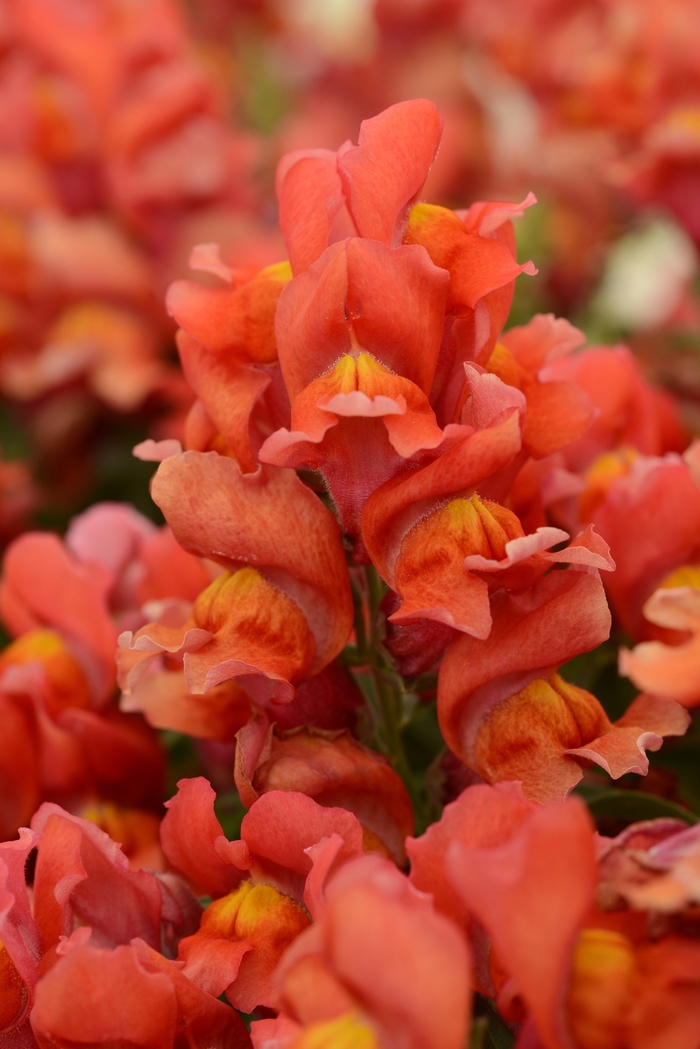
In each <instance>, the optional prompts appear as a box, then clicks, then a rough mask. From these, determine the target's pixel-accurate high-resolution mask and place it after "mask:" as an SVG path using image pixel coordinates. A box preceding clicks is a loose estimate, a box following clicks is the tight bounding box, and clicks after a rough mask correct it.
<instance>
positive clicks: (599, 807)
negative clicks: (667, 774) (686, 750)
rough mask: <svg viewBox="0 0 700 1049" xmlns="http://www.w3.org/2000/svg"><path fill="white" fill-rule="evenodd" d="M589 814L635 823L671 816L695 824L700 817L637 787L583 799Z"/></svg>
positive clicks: (603, 818) (609, 791)
mask: <svg viewBox="0 0 700 1049" xmlns="http://www.w3.org/2000/svg"><path fill="white" fill-rule="evenodd" d="M586 804H587V805H588V808H589V809H590V812H591V815H592V816H593V818H594V819H595V820H596V822H597V821H599V820H622V821H624V822H625V823H636V822H638V821H641V820H653V819H659V818H661V817H664V816H665V817H672V818H674V819H680V820H685V822H686V823H697V822H698V820H699V819H700V817H699V816H696V815H695V813H694V812H690V811H689V810H688V809H684V808H683V806H682V805H677V804H676V803H675V801H667V800H666V798H659V797H657V796H656V795H655V794H644V793H643V792H642V791H640V790H608V791H603V792H602V793H599V794H595V795H594V796H593V797H589V798H587V799H586Z"/></svg>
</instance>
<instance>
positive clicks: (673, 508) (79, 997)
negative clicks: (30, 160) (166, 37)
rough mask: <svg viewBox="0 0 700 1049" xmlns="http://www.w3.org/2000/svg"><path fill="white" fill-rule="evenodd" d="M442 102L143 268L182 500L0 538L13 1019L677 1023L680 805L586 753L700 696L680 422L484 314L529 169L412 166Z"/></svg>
mask: <svg viewBox="0 0 700 1049" xmlns="http://www.w3.org/2000/svg"><path fill="white" fill-rule="evenodd" d="M34 6H35V5H34V0H32V2H31V3H30V2H27V3H25V4H18V5H17V10H18V11H19V12H21V13H22V17H23V18H24V17H26V19H27V23H26V25H27V26H31V25H32V24H34V23H32V22H31V18H32V12H33V11H34ZM59 7H60V5H59ZM52 10H53V8H52ZM57 10H58V8H57ZM129 10H131V9H130V8H129ZM134 17H136V15H134ZM22 24H24V23H22ZM37 24H38V23H37ZM25 31H27V32H28V29H26V27H25ZM86 32H87V29H86ZM50 35H51V40H50V42H51V44H52V46H54V47H55V48H56V49H58V50H60V48H59V43H60V37H59V34H58V31H56V33H55V34H50ZM70 39H73V37H71V38H70ZM91 39H92V37H91ZM96 39H97V38H96ZM137 39H138V37H137ZM132 43H133V41H132ZM47 46H48V45H47ZM96 46H97V45H96V44H95V48H96ZM134 46H136V45H135V44H134ZM144 46H145V44H144ZM58 50H57V53H58ZM61 53H62V52H61ZM71 54H73V52H71ZM74 57H75V56H74ZM92 59H95V62H96V65H95V67H94V68H93V66H92ZM76 61H77V59H76ZM98 71H99V72H100V74H101V76H103V77H107V73H106V70H105V68H104V66H103V65H102V64H100V62H99V61H98V52H97V50H95V52H94V54H93V53H92V52H91V53H90V62H89V63H86V65H85V77H87V76H88V73H90V74H91V75H94V76H96V74H97V72H98ZM156 81H157V82H159V81H158V77H154V83H155V82H156ZM86 82H87V81H86ZM100 82H101V81H100ZM151 86H152V87H153V84H152V85H151ZM153 89H154V90H155V87H154V88H153ZM104 90H106V88H104ZM110 97H111V96H110ZM60 98H63V95H60ZM171 101H172V100H171ZM173 104H174V102H173ZM114 119H115V120H116V117H115V118H114ZM124 119H125V118H124ZM134 120H136V118H135V117H134ZM130 126H131V125H130ZM132 131H134V128H133V127H132ZM125 133H126V132H125ZM134 133H135V131H134ZM115 134H116V133H115ZM183 134H184V132H183ZM441 134H442V120H441V117H440V114H439V112H438V110H437V108H436V107H435V105H434V104H433V103H432V102H430V101H428V100H425V99H418V100H414V101H407V102H402V103H398V104H396V105H393V106H391V107H390V108H388V109H386V110H384V111H383V112H381V113H379V115H378V116H375V117H373V118H371V119H368V120H365V121H364V123H363V124H362V125H361V127H360V131H359V136H358V143H357V145H354V144H353V143H352V142H346V143H345V144H344V145H343V146H341V147H340V148H339V149H337V150H336V151H332V150H327V149H310V150H297V151H294V152H292V153H290V154H288V155H286V156H285V157H284V158H283V159H282V161H281V162H280V165H279V168H278V172H277V197H278V204H279V222H280V229H281V235H282V237H283V239H284V244H285V246H286V253H287V256H288V258H287V259H286V260H279V261H277V262H274V263H273V264H271V265H260V264H259V263H258V262H252V263H251V264H250V265H245V266H239V267H237V268H236V267H233V266H231V265H228V264H227V263H226V262H225V261H223V260H222V257H221V254H220V251H219V249H218V247H217V246H216V245H214V244H203V245H200V246H199V247H198V248H196V249H195V250H194V252H193V255H192V259H191V265H192V268H193V270H195V271H196V273H197V274H199V275H200V277H201V280H199V281H194V280H192V281H186V280H178V281H175V282H174V283H173V284H171V286H170V288H169V290H168V293H167V309H168V311H169V313H170V315H171V316H172V317H173V318H174V319H175V321H176V322H177V324H178V325H179V332H178V335H177V345H178V349H179V353H180V358H181V362H182V369H183V372H184V375H185V377H186V380H187V382H188V384H189V386H190V387H191V390H192V391H193V395H194V401H193V404H192V407H191V409H190V410H189V413H188V415H187V419H186V422H185V425H184V438H183V442H182V443H181V442H179V441H177V440H175V439H172V438H169V439H163V440H153V439H148V440H146V441H143V442H141V443H140V444H139V445H137V447H136V448H135V449H134V452H135V455H136V456H137V457H138V458H139V459H141V460H143V461H145V462H152V463H157V464H158V465H157V469H156V470H155V474H154V476H153V479H152V482H151V495H152V498H153V501H154V502H155V504H156V505H157V506H158V507H159V508H160V510H161V511H162V514H163V516H164V518H165V522H166V523H165V524H164V525H162V526H157V525H155V524H153V523H152V522H151V521H150V520H148V519H147V518H146V517H144V516H142V515H141V514H139V513H137V512H136V510H134V509H133V508H131V507H129V506H127V505H125V504H120V503H101V504H96V505H94V506H92V507H91V508H90V509H88V510H87V511H85V512H84V513H82V514H80V515H79V516H78V517H76V518H74V519H73V520H72V522H71V524H70V526H69V528H68V531H67V533H66V535H65V537H64V538H63V539H61V538H59V537H58V535H56V534H54V533H49V532H26V533H24V534H22V535H21V536H19V537H18V538H16V539H15V540H14V541H13V542H12V543H11V544H10V545H9V547H8V548H7V550H6V553H5V556H4V562H3V568H2V580H1V582H0V617H1V618H2V622H3V624H4V626H5V628H6V630H7V631H8V633H9V635H10V637H11V639H12V640H11V641H10V643H9V644H8V645H7V647H6V648H5V649H4V650H3V651H2V653H0V709H1V710H2V718H3V728H4V731H3V733H2V738H1V739H0V785H1V788H2V793H1V795H0V832H1V836H2V837H3V838H4V839H7V840H6V841H5V842H4V843H3V844H0V1029H1V1030H0V1034H1V1036H2V1040H3V1044H4V1045H7V1046H8V1047H10V1049H15V1047H16V1049H33V1047H36V1046H38V1047H40V1049H56V1047H59V1049H76V1047H84V1049H88V1047H93V1046H95V1047H97V1046H104V1047H110V1046H128V1047H129V1049H171V1047H172V1049H185V1047H190V1049H192V1047H195V1049H212V1047H213V1049H249V1047H253V1049H463V1047H464V1046H465V1045H467V1044H471V1045H481V1046H486V1045H489V1044H494V1045H495V1044H498V1045H501V1044H502V1045H511V1044H513V1042H514V1039H515V1038H517V1039H518V1041H517V1045H518V1047H519V1049H666V1047H670V1046H673V1047H674V1049H696V1047H697V1045H698V1040H697V1037H698V1030H699V1029H700V992H698V979H699V978H700V946H699V945H698V919H697V909H698V903H700V881H699V876H698V871H699V870H700V834H699V833H698V831H697V827H695V826H689V824H691V823H694V822H695V821H696V819H697V817H695V816H694V814H693V813H692V812H691V811H690V810H689V809H687V808H684V807H682V806H681V805H678V804H674V803H670V802H666V801H664V800H663V798H661V797H659V796H658V792H657V796H653V795H648V796H647V795H646V794H645V793H644V792H640V791H634V790H629V791H617V792H615V791H612V790H611V789H610V787H611V780H620V779H621V778H622V777H625V779H624V780H623V782H624V783H625V784H626V785H630V784H632V783H634V779H633V777H634V776H645V775H646V774H647V773H648V772H649V756H648V752H655V751H658V750H659V749H660V748H661V746H662V743H663V740H664V737H682V736H683V735H684V733H685V732H686V730H687V728H688V725H689V722H690V715H689V713H688V709H689V708H693V707H694V706H696V705H700V447H699V446H698V445H696V444H689V440H688V437H687V435H686V433H685V431H684V428H683V426H682V425H681V422H680V420H679V416H678V411H677V405H676V403H675V402H674V400H673V399H672V397H671V396H670V395H669V394H667V393H665V392H664V391H662V390H661V389H659V388H657V387H655V386H653V385H652V384H651V383H650V382H648V381H647V379H646V378H645V377H644V375H643V373H642V371H641V369H640V367H639V364H638V363H637V361H636V359H635V357H634V356H633V355H632V354H631V353H630V351H629V350H628V349H626V348H625V347H622V346H615V347H606V346H584V344H585V342H586V339H585V336H584V335H583V333H582V332H580V331H579V330H577V329H576V328H575V327H573V326H572V325H571V324H570V323H569V322H568V321H567V320H565V319H562V318H559V319H557V318H555V317H554V315H552V314H537V315H535V316H534V317H533V318H532V319H531V320H530V321H529V322H528V323H527V324H524V325H516V326H513V327H510V328H508V329H507V330H504V327H505V325H506V322H507V318H508V315H509V311H510V307H511V301H512V298H513V293H514V285H515V281H516V278H517V277H518V276H519V275H520V274H523V275H524V276H523V279H530V278H532V277H533V276H534V275H535V273H536V270H535V267H534V265H533V263H532V262H525V263H521V262H519V261H518V259H517V254H516V246H515V237H514V226H513V220H515V219H517V218H518V217H519V216H521V215H522V214H523V212H524V210H525V209H526V208H529V207H530V206H531V205H533V204H534V203H535V200H534V197H533V196H532V195H529V196H527V197H526V198H525V199H524V200H523V201H522V203H519V204H514V203H509V202H501V201H486V202H477V203H473V204H472V205H471V206H470V207H469V208H467V209H465V210H457V211H454V210H451V209H449V208H447V207H443V206H439V205H434V204H430V203H427V202H425V200H424V199H423V194H424V184H425V181H426V178H427V177H428V173H429V171H430V168H431V165H432V163H433V160H434V158H435V155H436V153H437V150H438V147H439V145H440V140H441ZM115 163H116V160H115ZM120 170H121V169H120ZM137 181H138V180H137ZM117 184H118V185H121V186H122V188H123V186H124V185H126V183H121V182H118V183H117ZM139 184H140V183H139ZM129 185H130V186H131V187H132V189H133V185H134V184H132V183H129ZM134 192H135V191H134ZM127 196H128V195H127ZM137 196H138V195H137ZM134 199H135V198H132V197H131V196H129V197H128V200H129V202H130V204H129V206H131V205H133V206H134V207H136V204H135V203H134ZM139 199H140V198H139ZM124 206H126V204H125V205H124ZM137 210H138V209H137ZM688 445H689V447H688ZM613 624H614V629H615V631H616V634H615V642H617V641H619V640H620V639H621V638H624V640H625V644H623V645H621V646H620V651H619V668H620V674H621V675H622V676H623V677H624V678H628V679H630V685H631V684H632V683H633V684H634V685H635V686H636V687H637V689H639V690H641V691H639V692H638V693H637V694H634V690H633V689H632V688H630V698H629V701H628V702H627V703H626V705H623V706H622V707H621V708H620V709H614V706H615V704H614V703H613V704H611V703H607V702H604V701H605V696H604V695H602V693H601V697H600V699H599V698H597V697H596V695H594V694H593V692H592V691H591V690H590V688H587V687H584V685H586V684H589V685H592V681H593V680H594V678H595V675H593V677H591V675H590V674H589V677H588V678H585V675H583V676H582V675H581V673H580V671H579V670H578V669H577V667H579V666H580V661H577V657H581V656H582V655H584V654H586V653H590V652H592V651H593V650H596V655H595V656H592V657H590V659H589V662H588V664H587V666H588V667H589V669H590V667H591V666H592V665H593V662H592V661H594V660H595V659H596V658H598V657H599V656H601V654H602V658H603V659H604V660H605V659H607V662H606V663H605V667H606V668H607V670H608V671H613V672H614V668H613V665H612V663H611V661H610V659H609V658H608V656H609V655H611V656H612V658H613V659H614V658H616V652H615V648H614V645H615V642H610V641H609V640H608V639H609V638H610V634H611V627H612V626H613ZM115 651H116V657H115ZM606 653H607V655H606ZM597 680H600V677H599V678H598V679H597ZM117 686H118V690H119V692H120V695H119V696H117V695H116V692H117ZM183 743H184V744H186V745H187V746H189V748H190V749H189V751H187V753H188V754H189V757H186V759H185V761H184V762H179V759H178V758H177V757H176V751H177V748H178V747H181V745H182V744H183ZM164 745H165V746H169V747H170V753H169V761H168V762H167V763H166V762H165V761H164V749H163V748H164ZM188 762H189V765H188ZM178 768H179V769H180V771H182V772H183V773H184V774H183V776H182V778H180V779H179V782H178V783H177V787H175V785H174V783H170V784H169V785H167V786H166V782H165V778H166V773H168V774H169V775H170V776H171V775H172V771H173V769H178ZM176 774H177V773H176ZM212 784H213V785H212ZM234 785H235V791H234ZM572 791H576V794H574V795H572V793H571V792H572ZM168 793H170V794H174V796H172V797H170V799H169V800H168V801H166V802H165V808H166V810H167V812H166V813H165V815H164V816H163V812H162V809H161V803H162V799H163V797H164V796H167V794H168ZM611 797H612V798H613V799H614V798H616V797H617V798H618V800H619V802H620V803H621V805H622V808H620V805H618V808H617V809H616V810H615V808H614V805H613V809H612V810H610V809H608V810H607V811H608V813H609V814H610V813H611V814H612V816H613V817H615V818H616V820H617V825H616V824H615V821H613V823H612V824H609V825H608V826H607V827H606V826H605V824H604V819H603V822H602V824H601V826H600V827H599V829H601V830H603V831H604V832H606V833H604V834H600V833H598V832H597V829H596V826H595V824H594V822H593V818H592V815H591V814H594V815H595V814H596V812H598V813H599V815H600V816H602V817H605V814H606V809H605V805H606V804H609V802H610V798H611ZM635 798H636V799H637V801H635ZM644 798H647V803H648V804H649V803H651V811H650V812H648V813H646V815H648V816H650V817H654V816H657V815H658V816H659V817H660V818H645V819H642V820H641V821H639V820H637V821H636V822H635V821H634V820H635V817H636V816H637V815H639V803H640V802H641V803H643V799H644ZM584 799H588V801H589V808H587V807H586V805H585V804H584ZM606 799H607V802H606ZM654 803H655V804H656V808H655V809H654ZM625 804H627V806H628V809H627V811H628V814H629V815H628V818H627V819H624V805H625ZM227 805H228V808H227ZM635 805H636V806H637V807H636V808H635ZM621 817H622V818H623V823H624V824H628V825H626V826H623V827H622V828H621V827H620V826H619V823H620V818H621ZM470 1037H471V1039H472V1041H471V1042H469V1038H470Z"/></svg>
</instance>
